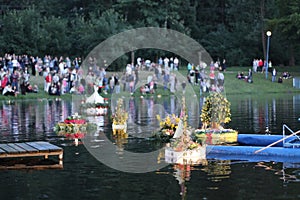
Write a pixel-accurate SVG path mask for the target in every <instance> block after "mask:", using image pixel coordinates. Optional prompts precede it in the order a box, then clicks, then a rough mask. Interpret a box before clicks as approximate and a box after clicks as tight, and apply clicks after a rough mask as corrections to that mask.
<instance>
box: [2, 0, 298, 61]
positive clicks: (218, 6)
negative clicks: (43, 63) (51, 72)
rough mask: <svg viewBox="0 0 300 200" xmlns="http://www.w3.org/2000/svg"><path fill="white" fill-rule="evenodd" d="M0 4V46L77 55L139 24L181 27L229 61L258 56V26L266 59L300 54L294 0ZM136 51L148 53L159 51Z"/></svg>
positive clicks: (30, 0) (25, 0) (13, 0)
mask: <svg viewBox="0 0 300 200" xmlns="http://www.w3.org/2000/svg"><path fill="white" fill-rule="evenodd" d="M0 11H1V12H0V13H1V14H2V15H1V17H0V33H1V34H0V48H1V53H2V54H3V53H6V52H14V53H18V54H24V53H27V54H33V55H40V56H42V55H44V54H53V55H66V54H68V55H70V56H83V57H84V56H87V54H88V52H89V51H91V50H92V49H93V48H94V47H95V46H96V45H97V44H99V43H100V42H102V41H103V40H105V39H106V38H108V37H110V36H112V35H114V34H116V33H119V32H121V31H124V30H128V29H132V28H136V27H145V26H146V27H166V28H170V29H173V30H177V31H180V32H182V33H184V34H187V35H189V36H191V37H192V38H193V39H195V40H196V41H198V42H199V43H200V44H201V45H202V46H203V47H204V48H205V49H206V50H207V51H208V53H210V55H211V56H212V57H213V59H215V60H216V59H217V58H220V59H222V58H226V60H227V62H228V65H229V66H230V65H240V66H243V65H251V63H252V60H253V58H264V57H265V49H266V45H265V44H266V36H265V32H266V31H267V30H271V31H272V36H271V37H272V38H271V46H270V58H271V59H272V61H273V64H274V65H276V64H277V65H279V64H290V65H294V64H297V63H299V61H298V60H299V59H300V54H299V51H300V48H299V45H298V40H299V34H300V3H299V1H297V0H291V1H284V0H268V1H266V0H254V1H245V0H221V1H220V0H201V1H196V0H186V1H183V0H172V1H171V0H155V1H154V0H147V1H146V0H108V1H107V0H105V1H104V0H85V1H82V0H66V1H63V2H62V1H61V0H51V1H48V0H10V1H8V0H4V1H3V2H2V4H1V5H0ZM174 45H176V44H174ZM139 53H142V54H145V55H146V56H151V55H152V58H151V59H152V60H154V59H157V56H158V55H157V54H161V51H158V50H148V51H139V52H137V54H139ZM139 56H142V55H139ZM125 59H128V60H129V59H130V56H126V55H125Z"/></svg>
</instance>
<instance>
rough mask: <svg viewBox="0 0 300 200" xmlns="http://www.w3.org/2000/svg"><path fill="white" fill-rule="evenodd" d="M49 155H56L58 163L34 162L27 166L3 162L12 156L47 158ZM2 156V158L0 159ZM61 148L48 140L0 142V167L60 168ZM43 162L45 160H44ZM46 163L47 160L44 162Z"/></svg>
mask: <svg viewBox="0 0 300 200" xmlns="http://www.w3.org/2000/svg"><path fill="white" fill-rule="evenodd" d="M49 156H58V160H59V162H58V163H56V164H55V163H54V164H53V163H51V165H50V164H49V163H48V164H36V165H29V166H27V165H26V163H24V162H21V164H20V163H17V164H16V163H14V162H13V163H14V164H13V165H11V164H5V161H4V159H6V160H9V159H10V162H11V159H12V158H20V159H21V160H24V159H25V158H26V157H44V160H48V157H49ZM1 158H3V159H1ZM62 159H63V149H62V148H61V147H58V146H55V145H53V144H51V143H49V142H44V141H38V142H23V143H6V144H0V161H1V163H0V169H3V168H5V169H10V168H12V169H18V168H62ZM44 163H45V162H44ZM46 163H47V162H46Z"/></svg>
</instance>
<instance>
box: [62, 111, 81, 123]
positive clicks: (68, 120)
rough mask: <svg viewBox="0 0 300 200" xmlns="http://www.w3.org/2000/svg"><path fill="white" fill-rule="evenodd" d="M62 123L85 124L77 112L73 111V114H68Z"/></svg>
mask: <svg viewBox="0 0 300 200" xmlns="http://www.w3.org/2000/svg"><path fill="white" fill-rule="evenodd" d="M64 123H66V124H85V123H86V120H85V119H82V117H81V116H80V115H78V113H75V114H74V115H71V116H68V117H67V118H66V119H65V120H64Z"/></svg>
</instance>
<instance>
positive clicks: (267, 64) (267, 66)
mask: <svg viewBox="0 0 300 200" xmlns="http://www.w3.org/2000/svg"><path fill="white" fill-rule="evenodd" d="M266 34H267V36H268V39H267V56H266V64H265V65H266V66H265V67H266V79H268V68H269V48H270V37H271V35H272V32H271V31H267V33H266Z"/></svg>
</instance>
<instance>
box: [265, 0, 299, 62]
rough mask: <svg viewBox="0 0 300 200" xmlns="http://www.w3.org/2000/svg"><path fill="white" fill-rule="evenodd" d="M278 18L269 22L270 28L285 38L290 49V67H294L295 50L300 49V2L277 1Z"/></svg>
mask: <svg viewBox="0 0 300 200" xmlns="http://www.w3.org/2000/svg"><path fill="white" fill-rule="evenodd" d="M276 5H277V8H278V11H279V12H278V16H277V17H276V18H274V19H270V20H269V21H268V23H269V26H270V27H272V28H274V29H276V30H277V31H278V32H280V33H281V34H282V36H284V39H285V44H286V45H287V47H288V49H289V65H291V66H294V65H295V64H296V63H295V54H296V53H295V50H296V49H297V48H299V47H300V46H299V44H298V41H299V35H300V2H299V1H297V0H291V1H284V0H277V1H276Z"/></svg>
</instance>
